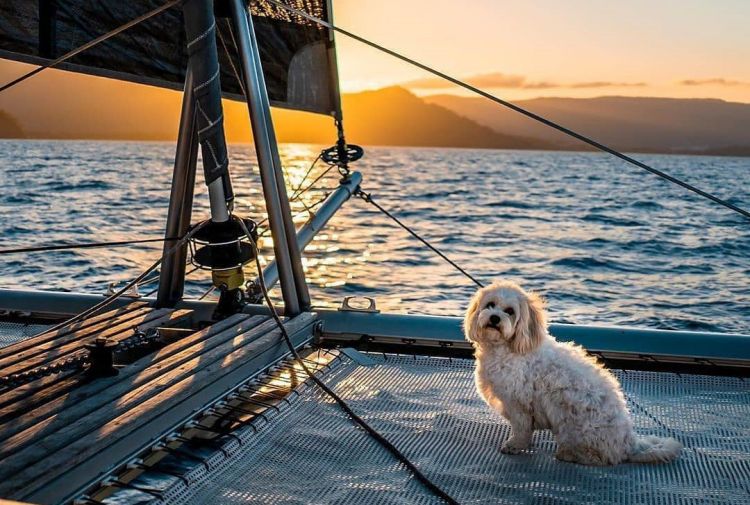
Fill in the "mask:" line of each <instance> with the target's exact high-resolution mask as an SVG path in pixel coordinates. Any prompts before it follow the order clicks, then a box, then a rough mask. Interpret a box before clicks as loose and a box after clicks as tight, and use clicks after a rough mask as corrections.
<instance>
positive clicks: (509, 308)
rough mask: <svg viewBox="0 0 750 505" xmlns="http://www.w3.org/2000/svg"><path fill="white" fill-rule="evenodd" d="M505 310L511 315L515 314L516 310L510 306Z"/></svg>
mask: <svg viewBox="0 0 750 505" xmlns="http://www.w3.org/2000/svg"><path fill="white" fill-rule="evenodd" d="M503 312H505V313H506V314H508V315H509V316H512V315H513V314H515V311H514V310H513V307H508V308H506V309H505V310H504V311H503Z"/></svg>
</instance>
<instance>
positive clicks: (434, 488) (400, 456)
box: [240, 221, 458, 505]
mask: <svg viewBox="0 0 750 505" xmlns="http://www.w3.org/2000/svg"><path fill="white" fill-rule="evenodd" d="M240 226H242V229H243V231H244V232H245V235H247V238H248V240H250V243H251V244H252V245H253V247H254V248H255V250H256V254H255V266H256V268H257V269H258V284H259V285H260V289H261V291H262V292H263V298H264V299H265V301H266V305H268V309H269V310H270V311H271V317H273V319H274V321H275V322H276V325H277V326H278V327H279V331H280V332H281V335H282V337H283V338H284V342H285V343H286V345H287V347H288V348H289V351H290V352H291V354H292V356H293V357H294V359H295V360H296V361H297V363H298V364H299V365H300V367H301V368H302V369H303V370H304V371H305V373H306V374H307V376H308V377H310V379H311V380H312V381H313V382H314V383H315V385H316V386H318V387H319V388H320V389H321V390H322V391H323V392H324V393H325V394H327V395H328V396H329V397H330V398H331V399H333V400H334V401H335V402H336V404H337V405H338V406H339V408H341V410H343V411H344V412H345V413H346V414H347V415H348V416H349V418H350V419H351V420H352V421H353V422H354V423H355V424H356V425H358V426H359V427H360V428H362V429H363V430H365V432H367V434H368V435H370V436H371V437H372V438H373V439H375V440H376V441H377V442H378V443H380V445H382V446H383V447H384V448H385V449H387V450H388V452H390V453H391V454H392V455H393V456H395V457H396V459H397V460H398V461H400V462H401V463H402V464H403V465H404V466H405V467H406V468H407V469H408V470H409V471H410V472H411V473H412V475H414V476H415V477H416V478H417V480H419V482H421V483H422V484H423V485H424V486H425V487H426V488H427V489H429V490H430V492H432V493H433V494H435V495H436V496H438V497H439V498H441V499H442V500H444V501H445V502H446V503H449V504H451V505H458V501H457V500H456V499H455V498H453V497H452V496H451V495H449V494H448V493H447V492H445V491H444V490H443V489H441V488H440V487H439V486H438V485H437V484H435V483H434V482H432V481H431V480H430V479H429V477H427V476H426V475H425V474H424V473H422V471H421V470H420V469H419V468H418V467H417V466H416V465H415V464H414V463H412V462H411V461H410V460H409V458H408V457H407V456H406V455H405V454H404V453H402V452H401V451H400V450H399V449H398V448H397V447H396V446H395V445H393V443H391V442H390V441H389V440H388V439H387V438H385V437H384V436H383V435H381V434H380V433H379V432H378V431H377V430H376V429H375V428H373V427H372V426H370V425H369V424H368V423H367V421H365V420H364V419H362V418H361V417H360V416H359V415H357V413H356V412H354V411H353V410H352V408H351V407H350V406H349V404H347V403H346V401H345V400H344V399H343V398H341V397H340V396H339V395H338V394H337V393H336V392H335V391H334V390H333V389H331V388H330V387H329V386H328V385H326V383H325V382H323V381H322V380H320V378H318V377H317V376H316V375H315V374H314V373H313V372H312V370H310V368H309V367H308V366H307V363H305V360H304V359H302V356H300V354H299V352H297V349H296V348H295V347H294V343H293V342H292V339H291V338H290V337H289V333H288V332H287V331H286V328H285V327H284V322H283V321H282V320H281V318H280V317H279V313H278V312H277V311H276V307H275V306H274V304H273V302H272V301H271V297H270V296H269V295H268V287H267V286H266V281H265V279H264V278H263V267H262V265H261V264H260V256H259V255H258V254H257V251H258V247H257V244H256V243H255V240H253V237H252V234H251V233H250V231H249V230H248V229H247V227H246V226H245V223H243V222H242V221H240Z"/></svg>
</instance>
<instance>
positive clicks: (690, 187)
mask: <svg viewBox="0 0 750 505" xmlns="http://www.w3.org/2000/svg"><path fill="white" fill-rule="evenodd" d="M268 2H269V3H271V4H273V5H276V6H277V7H280V8H282V9H285V10H287V11H289V12H293V13H295V14H297V15H298V16H302V17H303V18H305V19H308V20H309V21H312V22H314V23H317V24H318V25H320V26H323V27H326V28H328V29H329V30H333V31H335V32H338V33H341V34H342V35H345V36H347V37H349V38H351V39H354V40H356V41H357V42H361V43H362V44H365V45H368V46H370V47H372V48H374V49H377V50H378V51H382V52H384V53H386V54H388V55H390V56H393V57H394V58H397V59H399V60H401V61H404V62H406V63H409V64H410V65H413V66H415V67H417V68H420V69H422V70H424V71H426V72H429V73H431V74H433V75H436V76H438V77H440V78H442V79H445V80H446V81H448V82H451V83H453V84H455V85H456V86H460V87H462V88H464V89H467V90H469V91H471V92H472V93H476V94H477V95H479V96H482V97H484V98H487V99H488V100H491V101H492V102H495V103H497V104H499V105H502V106H503V107H507V108H509V109H511V110H514V111H516V112H518V113H519V114H523V115H524V116H526V117H528V118H531V119H533V120H534V121H538V122H539V123H542V124H544V125H546V126H549V127H550V128H554V129H555V130H558V131H560V132H562V133H564V134H566V135H568V136H571V137H573V138H575V139H577V140H580V141H581V142H584V143H586V144H588V145H590V146H592V147H595V148H596V149H599V150H600V151H604V152H606V153H609V154H611V155H612V156H615V157H617V158H620V159H621V160H623V161H626V162H628V163H630V164H631V165H635V166H636V167H639V168H641V169H643V170H647V171H648V172H651V173H652V174H654V175H657V176H659V177H661V178H662V179H665V180H667V181H669V182H671V183H673V184H677V185H678V186H681V187H683V188H685V189H687V190H689V191H692V192H693V193H695V194H697V195H700V196H702V197H704V198H707V199H709V200H711V201H713V202H715V203H718V204H719V205H723V206H724V207H726V208H728V209H730V210H733V211H734V212H737V213H738V214H740V215H742V216H744V217H745V218H747V219H750V211H747V210H745V209H743V208H741V207H738V206H737V205H734V204H733V203H731V202H728V201H727V200H724V199H722V198H719V197H718V196H716V195H713V194H711V193H709V192H707V191H704V190H702V189H700V188H698V187H696V186H693V185H692V184H690V183H688V182H685V181H683V180H681V179H678V178H677V177H674V176H672V175H669V174H667V173H666V172H663V171H661V170H659V169H657V168H654V167H651V166H649V165H647V164H645V163H643V162H642V161H638V160H637V159H635V158H633V157H631V156H628V155H627V154H623V153H621V152H620V151H618V150H616V149H614V148H612V147H609V146H607V145H605V144H602V143H601V142H598V141H596V140H594V139H592V138H590V137H587V136H585V135H582V134H580V133H578V132H576V131H574V130H571V129H570V128H567V127H565V126H563V125H561V124H559V123H556V122H554V121H551V120H549V119H547V118H545V117H543V116H540V115H539V114H535V113H533V112H531V111H529V110H526V109H524V108H523V107H520V106H518V105H515V104H514V103H511V102H508V101H507V100H503V99H502V98H499V97H497V96H495V95H493V94H491V93H488V92H486V91H484V90H482V89H480V88H477V87H476V86H472V85H471V84H469V83H466V82H464V81H462V80H460V79H457V78H455V77H451V76H450V75H448V74H446V73H444V72H441V71H439V70H436V69H434V68H432V67H430V66H428V65H425V64H424V63H420V62H418V61H417V60H414V59H412V58H409V57H408V56H404V55H402V54H400V53H398V52H396V51H394V50H392V49H388V48H387V47H384V46H382V45H380V44H378V43H376V42H372V41H371V40H368V39H366V38H364V37H360V36H359V35H357V34H355V33H352V32H350V31H348V30H344V29H343V28H339V27H338V26H335V25H334V24H332V23H329V22H327V21H324V20H322V19H320V18H317V17H315V16H313V15H311V14H308V13H307V12H305V11H302V10H300V9H297V8H295V7H291V6H289V5H285V4H284V3H282V2H279V1H277V0H268Z"/></svg>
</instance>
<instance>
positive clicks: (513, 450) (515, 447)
mask: <svg viewBox="0 0 750 505" xmlns="http://www.w3.org/2000/svg"><path fill="white" fill-rule="evenodd" d="M527 448H528V446H523V445H521V444H519V443H518V442H516V441H515V440H512V439H511V440H508V441H507V442H505V443H504V444H503V446H502V447H501V448H500V452H502V453H503V454H519V453H521V452H522V451H525V450H526V449H527Z"/></svg>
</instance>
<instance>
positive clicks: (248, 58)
mask: <svg viewBox="0 0 750 505" xmlns="http://www.w3.org/2000/svg"><path fill="white" fill-rule="evenodd" d="M230 7H231V9H232V22H233V24H234V27H235V31H236V32H237V39H238V40H237V45H238V53H239V57H240V65H241V66H242V79H243V83H244V87H245V98H246V99H247V106H248V111H249V113H250V124H251V126H252V130H253V141H254V142H255V152H256V154H257V156H258V168H259V170H260V180H261V184H262V185H263V196H264V197H265V200H266V211H267V212H268V224H269V227H270V228H271V233H272V236H273V248H274V255H275V257H276V262H277V263H278V265H279V283H280V285H281V294H282V296H283V298H284V311H285V313H286V314H287V315H289V316H293V315H296V314H299V313H300V303H299V298H298V295H297V288H296V285H295V281H294V271H293V269H292V263H291V256H290V248H289V242H288V240H287V234H286V230H285V227H284V215H283V210H282V206H281V202H280V201H279V194H280V192H279V188H278V187H277V184H278V181H277V178H276V175H275V174H274V171H275V165H274V153H273V150H274V146H275V142H272V141H271V139H270V138H269V128H268V125H267V124H266V121H267V120H266V118H267V116H266V113H265V112H264V109H269V110H270V104H269V102H268V95H267V94H266V92H265V91H266V90H265V87H263V88H262V89H261V82H262V81H261V78H262V77H259V76H262V70H261V68H260V56H259V55H258V53H257V52H254V48H253V43H252V40H253V38H254V34H253V33H252V28H251V27H250V19H249V16H248V14H247V11H246V10H245V3H244V2H243V1H242V0H232V1H231V2H230ZM255 51H257V48H256V49H255ZM269 114H270V112H269Z"/></svg>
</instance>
